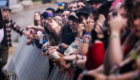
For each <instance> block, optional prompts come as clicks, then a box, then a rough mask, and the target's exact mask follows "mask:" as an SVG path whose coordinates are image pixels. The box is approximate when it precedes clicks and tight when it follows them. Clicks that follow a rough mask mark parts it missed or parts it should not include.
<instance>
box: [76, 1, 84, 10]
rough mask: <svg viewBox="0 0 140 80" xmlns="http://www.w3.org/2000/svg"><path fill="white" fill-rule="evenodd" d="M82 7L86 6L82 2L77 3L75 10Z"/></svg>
mask: <svg viewBox="0 0 140 80" xmlns="http://www.w3.org/2000/svg"><path fill="white" fill-rule="evenodd" d="M84 6H86V5H85V4H84V3H83V2H78V4H77V8H78V9H82V8H83V7H84Z"/></svg>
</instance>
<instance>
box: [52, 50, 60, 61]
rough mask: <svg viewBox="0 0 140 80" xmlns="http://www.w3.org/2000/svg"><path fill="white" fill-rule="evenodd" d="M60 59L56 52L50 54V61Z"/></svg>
mask: <svg viewBox="0 0 140 80" xmlns="http://www.w3.org/2000/svg"><path fill="white" fill-rule="evenodd" d="M58 58H60V56H59V55H58V52H57V51H55V52H54V53H53V54H52V59H58Z"/></svg>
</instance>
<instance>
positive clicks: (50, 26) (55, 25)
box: [48, 19, 59, 32]
mask: <svg viewBox="0 0 140 80" xmlns="http://www.w3.org/2000/svg"><path fill="white" fill-rule="evenodd" d="M58 27H59V25H58V23H57V22H56V21H55V20H53V19H49V21H48V30H49V31H50V32H54V30H55V29H56V28H58Z"/></svg>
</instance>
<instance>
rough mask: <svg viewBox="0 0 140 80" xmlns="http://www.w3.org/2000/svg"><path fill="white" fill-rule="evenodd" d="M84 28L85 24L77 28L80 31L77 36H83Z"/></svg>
mask: <svg viewBox="0 0 140 80" xmlns="http://www.w3.org/2000/svg"><path fill="white" fill-rule="evenodd" d="M84 30H85V27H84V24H79V26H78V28H77V31H78V34H77V37H80V38H81V37H82V35H83V31H84Z"/></svg>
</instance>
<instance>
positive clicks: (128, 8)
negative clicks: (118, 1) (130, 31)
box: [121, 0, 135, 27]
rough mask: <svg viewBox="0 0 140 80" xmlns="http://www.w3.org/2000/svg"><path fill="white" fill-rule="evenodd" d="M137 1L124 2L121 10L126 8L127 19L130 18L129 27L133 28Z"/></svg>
mask: <svg viewBox="0 0 140 80" xmlns="http://www.w3.org/2000/svg"><path fill="white" fill-rule="evenodd" d="M134 3H135V0H124V3H123V4H122V6H121V8H124V9H125V11H126V17H128V22H127V24H128V26H129V27H133V26H134V24H133V20H134V15H133V14H134V10H135V9H134V5H135V4H134Z"/></svg>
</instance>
